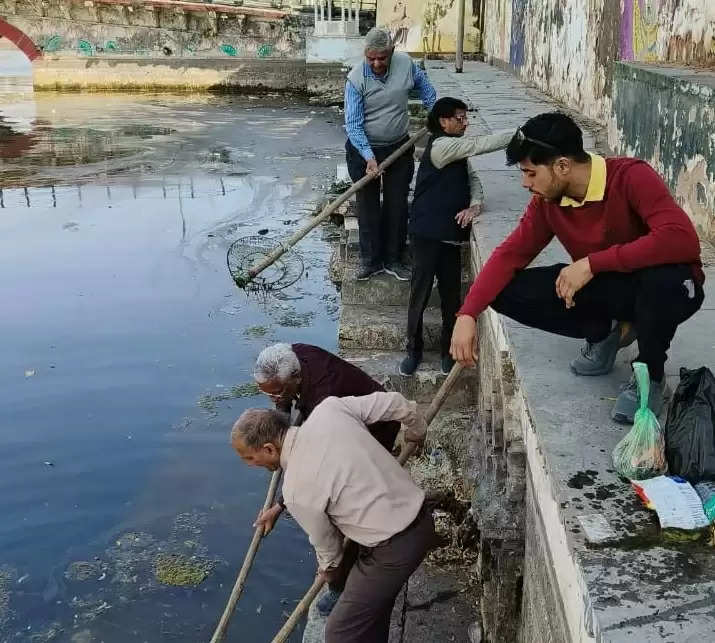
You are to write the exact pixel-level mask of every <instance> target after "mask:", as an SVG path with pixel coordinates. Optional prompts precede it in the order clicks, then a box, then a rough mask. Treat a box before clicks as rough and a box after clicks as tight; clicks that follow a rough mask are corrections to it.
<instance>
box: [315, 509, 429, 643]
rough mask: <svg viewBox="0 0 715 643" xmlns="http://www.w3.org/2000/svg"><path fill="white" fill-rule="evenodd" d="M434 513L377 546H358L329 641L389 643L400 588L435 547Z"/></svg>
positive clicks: (419, 517) (424, 514) (333, 615)
mask: <svg viewBox="0 0 715 643" xmlns="http://www.w3.org/2000/svg"><path fill="white" fill-rule="evenodd" d="M434 542H435V533H434V521H433V520H432V513H431V512H430V511H428V510H427V508H426V507H425V506H424V505H423V507H422V509H421V510H420V513H419V514H418V515H417V518H415V520H414V522H413V523H412V524H411V525H410V526H409V527H407V528H406V529H404V530H403V531H401V532H400V533H398V534H395V535H394V536H393V537H392V538H390V540H388V541H387V542H385V543H382V544H381V545H378V546H377V547H360V548H359V554H358V556H357V561H356V562H355V564H354V565H353V568H352V570H351V571H350V575H349V576H348V580H347V583H346V584H345V590H344V591H343V594H342V596H341V597H340V600H339V601H338V602H337V604H336V605H335V607H334V608H333V611H332V612H331V613H330V617H329V618H328V622H327V624H326V627H325V643H387V640H388V636H389V632H390V616H391V614H392V608H393V607H394V605H395V598H396V597H397V594H398V593H399V591H400V589H401V588H402V586H403V585H404V584H405V582H406V581H407V579H408V578H409V577H410V575H411V574H412V572H414V571H415V569H417V567H418V566H419V564H420V563H421V562H422V560H423V559H424V557H425V556H426V555H427V552H428V551H429V550H430V549H431V548H432V547H433V546H434Z"/></svg>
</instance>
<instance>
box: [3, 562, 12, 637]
mask: <svg viewBox="0 0 715 643" xmlns="http://www.w3.org/2000/svg"><path fill="white" fill-rule="evenodd" d="M14 579H15V572H14V570H12V569H11V568H10V567H7V566H5V565H0V629H2V628H3V627H4V626H5V625H6V624H7V622H8V621H9V620H10V616H11V612H10V584H11V583H12V581H13V580H14Z"/></svg>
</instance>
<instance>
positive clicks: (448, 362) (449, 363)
mask: <svg viewBox="0 0 715 643" xmlns="http://www.w3.org/2000/svg"><path fill="white" fill-rule="evenodd" d="M453 366H454V360H453V359H452V356H451V355H445V356H444V357H443V358H442V374H443V375H449V373H450V371H451V370H452V367H453Z"/></svg>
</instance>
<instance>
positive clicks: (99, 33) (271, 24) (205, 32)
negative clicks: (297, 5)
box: [0, 0, 307, 59]
mask: <svg viewBox="0 0 715 643" xmlns="http://www.w3.org/2000/svg"><path fill="white" fill-rule="evenodd" d="M167 4H168V6H164V5H163V4H161V3H159V0H157V4H149V3H146V4H141V5H139V4H136V3H132V2H130V1H127V0H94V1H91V2H85V1H84V0H23V1H22V2H19V1H16V0H0V19H2V20H4V21H5V22H7V23H8V24H10V25H12V26H13V27H15V28H17V29H20V30H21V31H22V32H23V33H24V34H26V35H27V36H28V37H29V38H30V39H31V40H32V42H33V43H34V44H35V45H36V46H37V47H38V48H39V49H40V50H41V51H42V52H43V53H44V54H45V55H53V56H79V57H102V56H110V57H116V56H141V57H144V58H146V57H159V58H168V59H169V58H177V57H179V58H202V57H204V58H211V57H226V58H234V57H239V58H240V57H251V58H304V57H305V33H306V28H307V24H306V22H305V21H304V20H301V19H299V18H295V17H292V16H289V15H286V14H285V13H284V12H281V11H271V10H264V9H251V8H246V9H244V8H242V7H213V6H212V10H210V11H209V10H207V5H205V4H202V5H198V4H197V5H196V8H194V9H191V7H190V5H183V6H182V5H181V4H180V3H167ZM184 7H189V8H184Z"/></svg>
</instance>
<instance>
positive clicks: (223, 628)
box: [211, 469, 281, 643]
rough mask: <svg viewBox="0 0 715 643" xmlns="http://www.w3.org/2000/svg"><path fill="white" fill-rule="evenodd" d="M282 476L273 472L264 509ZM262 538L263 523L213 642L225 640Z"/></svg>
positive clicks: (273, 494)
mask: <svg viewBox="0 0 715 643" xmlns="http://www.w3.org/2000/svg"><path fill="white" fill-rule="evenodd" d="M280 477H281V470H280V469H278V470H277V471H274V472H273V475H272V476H271V482H270V484H269V485H268V492H267V493H266V500H265V502H264V503H263V511H266V509H269V508H270V507H271V506H272V505H273V501H274V500H275V497H276V490H277V489H278V481H279V480H280ZM262 538H263V525H259V526H258V527H256V530H255V531H254V532H253V539H252V540H251V545H250V546H249V548H248V552H247V553H246V557H245V558H244V559H243V565H241V571H239V572H238V577H237V578H236V582H235V583H234V586H233V590H232V591H231V595H230V596H229V598H228V603H226V607H225V609H224V610H223V614H222V615H221V619H220V620H219V622H218V625H217V626H216V631H215V632H214V635H213V636H212V637H211V643H219V641H221V640H223V637H224V635H225V634H226V630H227V629H228V624H229V622H230V621H231V616H233V610H234V609H236V603H238V599H239V598H240V597H241V593H242V592H243V586H244V585H245V584H246V578H247V577H248V572H249V571H251V565H253V559H254V558H255V557H256V552H257V551H258V546H259V545H260V544H261V540H262Z"/></svg>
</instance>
